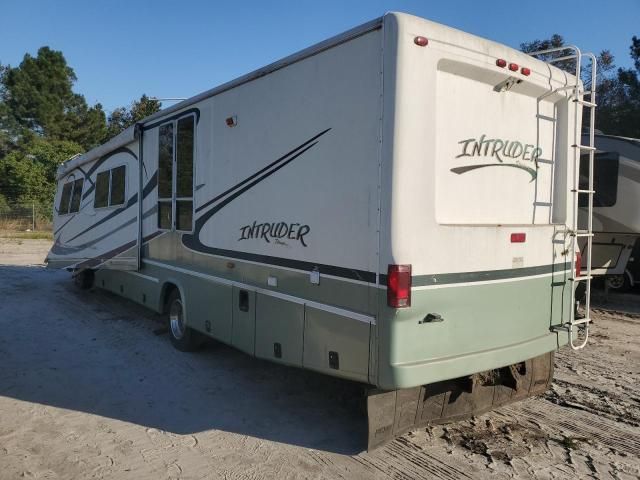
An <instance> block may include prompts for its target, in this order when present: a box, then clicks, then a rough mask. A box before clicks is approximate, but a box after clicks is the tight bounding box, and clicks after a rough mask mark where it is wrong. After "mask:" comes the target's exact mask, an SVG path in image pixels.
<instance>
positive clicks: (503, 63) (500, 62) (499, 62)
mask: <svg viewBox="0 0 640 480" xmlns="http://www.w3.org/2000/svg"><path fill="white" fill-rule="evenodd" d="M496 65H497V66H499V67H500V68H504V67H506V66H507V61H506V60H504V59H503V58H499V59H497V60H496Z"/></svg>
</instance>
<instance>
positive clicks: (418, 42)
mask: <svg viewBox="0 0 640 480" xmlns="http://www.w3.org/2000/svg"><path fill="white" fill-rule="evenodd" d="M413 43H415V44H416V45H418V46H419V47H426V46H427V45H429V39H427V38H426V37H415V38H414V39H413Z"/></svg>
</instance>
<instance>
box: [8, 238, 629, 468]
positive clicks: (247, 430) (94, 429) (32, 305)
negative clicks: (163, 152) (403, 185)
mask: <svg viewBox="0 0 640 480" xmlns="http://www.w3.org/2000/svg"><path fill="white" fill-rule="evenodd" d="M46 248H47V242H46V241H30V240H22V241H21V243H20V244H18V242H17V241H7V240H5V241H0V360H1V361H2V368H1V369H0V478H1V479H13V478H47V479H60V478H63V479H71V478H78V479H89V478H117V479H120V478H123V479H129V478H130V479H165V478H167V479H177V478H183V479H200V478H220V479H231V478H246V479H259V478H277V479H297V478H300V479H302V478H312V479H325V478H326V479H334V478H337V479H371V478H374V479H386V478H394V479H414V478H417V479H431V478H443V479H456V478H474V479H476V478H491V479H506V478H539V479H555V478H571V479H575V478H604V479H608V478H611V479H631V478H639V477H640V382H639V381H638V380H639V379H640V346H639V343H638V339H639V338H640V336H639V335H640V316H638V315H633V314H621V313H613V314H612V313H609V312H607V311H605V310H598V311H596V312H595V314H594V319H595V325H594V326H593V329H592V330H593V336H592V341H591V343H590V345H589V346H588V348H587V349H585V350H584V351H582V352H580V353H578V354H575V353H573V352H571V351H570V350H563V351H561V352H559V354H558V355H557V357H556V359H557V360H556V367H557V370H556V380H555V382H554V385H553V388H552V390H550V391H549V392H548V393H547V394H546V395H545V396H543V397H540V398H533V399H529V400H527V401H525V402H521V403H519V404H516V405H512V406H509V407H506V408H502V409H500V410H498V411H496V412H492V413H490V414H487V415H483V416H481V417H478V418H476V419H473V420H471V421H467V422H462V423H458V424H454V425H449V426H441V427H433V428H427V429H424V428H423V429H420V430H418V431H415V432H413V433H411V434H408V435H406V436H404V437H402V438H399V439H397V440H395V441H394V442H392V443H391V444H389V445H387V446H385V447H383V448H381V449H378V450H376V451H374V452H371V453H366V452H365V453H363V452H359V451H358V449H359V447H360V446H361V440H362V436H363V435H364V433H365V424H364V417H363V416H362V415H361V414H359V413H358V412H357V411H355V410H354V407H353V404H352V402H349V401H347V400H348V398H349V395H350V394H351V393H352V390H351V388H352V385H351V384H349V383H347V382H341V381H337V380H333V379H330V378H328V377H324V376H321V375H316V374H313V373H310V372H305V371H302V370H298V369H289V368H284V367H280V366H277V365H273V364H270V363H267V362H262V361H259V360H255V359H251V358H249V357H247V356H245V355H243V354H241V353H239V352H236V351H235V350H233V349H231V348H228V347H225V346H222V345H218V344H212V345H210V346H208V347H206V348H205V349H204V350H203V351H200V352H198V353H195V354H184V353H180V352H177V351H175V350H174V349H173V348H172V347H171V345H170V343H169V341H168V339H167V336H166V334H163V333H162V332H163V329H162V328H161V327H162V325H161V323H160V319H159V318H158V317H157V316H155V315H154V314H152V313H149V312H147V311H146V310H144V309H142V308H141V307H138V306H136V305H134V304H131V303H129V302H127V301H124V300H122V299H119V298H117V297H115V296H113V295H109V294H106V293H104V292H100V291H92V292H80V291H78V290H76V289H75V288H74V286H73V284H72V282H71V281H70V278H69V275H68V274H67V273H66V272H60V271H49V270H46V269H44V268H43V267H42V266H37V265H35V264H37V263H40V262H42V260H43V258H44V255H45V253H46ZM2 264H5V265H2ZM6 264H11V265H6ZM638 300H639V302H640V297H639V299H638Z"/></svg>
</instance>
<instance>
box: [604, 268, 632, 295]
mask: <svg viewBox="0 0 640 480" xmlns="http://www.w3.org/2000/svg"><path fill="white" fill-rule="evenodd" d="M606 282H607V285H608V287H609V288H610V289H611V290H615V291H616V292H628V291H629V290H631V279H630V278H629V274H628V273H627V272H624V273H623V274H622V275H607V279H606Z"/></svg>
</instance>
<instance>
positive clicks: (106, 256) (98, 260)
mask: <svg viewBox="0 0 640 480" xmlns="http://www.w3.org/2000/svg"><path fill="white" fill-rule="evenodd" d="M161 233H162V232H160V231H156V232H154V233H152V234H150V235H147V236H146V237H144V238H143V239H142V241H143V243H146V242H148V241H150V240H151V239H153V238H155V237H157V236H158V235H160V234H161ZM135 245H136V241H135V240H132V241H130V242H127V243H125V244H124V245H121V246H119V247H118V248H114V249H113V250H110V251H108V252H105V253H103V254H102V255H100V256H99V257H95V258H90V259H88V260H85V261H84V262H80V263H78V264H76V265H75V267H74V268H75V269H76V270H82V269H86V268H93V267H95V266H97V265H100V264H102V263H104V262H106V261H107V260H111V259H112V258H113V257H115V256H116V255H120V254H121V253H122V252H125V251H127V250H129V249H130V248H131V247H134V246H135Z"/></svg>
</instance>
